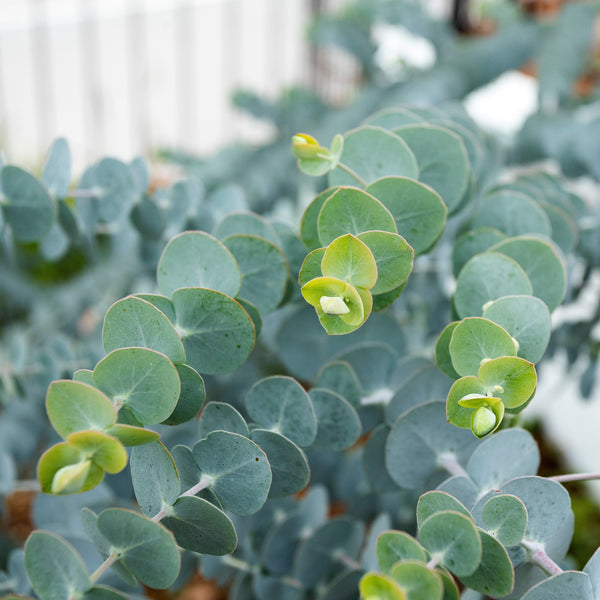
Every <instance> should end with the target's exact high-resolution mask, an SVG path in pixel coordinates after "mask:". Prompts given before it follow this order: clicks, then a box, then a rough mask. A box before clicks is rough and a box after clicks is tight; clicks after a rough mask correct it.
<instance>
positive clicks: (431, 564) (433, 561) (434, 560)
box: [426, 556, 440, 570]
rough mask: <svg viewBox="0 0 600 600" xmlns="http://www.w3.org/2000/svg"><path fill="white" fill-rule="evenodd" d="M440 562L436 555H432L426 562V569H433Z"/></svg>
mask: <svg viewBox="0 0 600 600" xmlns="http://www.w3.org/2000/svg"><path fill="white" fill-rule="evenodd" d="M439 564H440V559H439V558H438V557H437V556H432V557H431V560H430V561H429V562H428V563H427V565H426V566H427V568H428V569H431V570H433V569H435V568H436V567H437V566H438V565H439Z"/></svg>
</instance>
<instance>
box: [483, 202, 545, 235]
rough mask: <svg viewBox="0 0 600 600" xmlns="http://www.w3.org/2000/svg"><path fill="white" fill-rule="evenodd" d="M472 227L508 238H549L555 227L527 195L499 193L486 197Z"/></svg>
mask: <svg viewBox="0 0 600 600" xmlns="http://www.w3.org/2000/svg"><path fill="white" fill-rule="evenodd" d="M472 227H473V228H474V229H475V228H477V227H493V228H494V229H498V230H500V231H502V232H503V233H505V234H506V235H507V236H509V237H513V236H516V235H523V234H526V233H535V234H539V235H543V236H546V237H550V235H551V234H552V226H551V225H550V220H549V219H548V217H547V215H546V213H545V212H544V210H543V209H542V208H540V206H539V205H538V204H537V203H536V202H535V201H534V200H532V199H531V198H530V197H529V196H527V195H526V194H522V193H519V192H515V191H497V192H493V193H491V194H489V195H487V196H485V197H484V198H483V200H482V202H481V205H480V207H479V210H478V211H477V214H476V215H475V217H474V218H473V222H472Z"/></svg>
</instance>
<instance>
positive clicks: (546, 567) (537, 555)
mask: <svg viewBox="0 0 600 600" xmlns="http://www.w3.org/2000/svg"><path fill="white" fill-rule="evenodd" d="M521 546H523V548H525V550H526V552H527V556H528V557H529V562H531V563H533V564H534V565H537V566H538V567H539V568H540V569H542V571H544V573H546V574H547V575H550V576H552V575H558V574H559V573H562V572H563V570H562V569H561V568H560V567H559V566H558V565H557V564H556V563H555V562H554V561H553V560H552V559H551V558H550V557H549V556H548V555H547V554H546V551H545V550H544V546H543V545H542V544H540V543H539V542H530V541H529V540H521Z"/></svg>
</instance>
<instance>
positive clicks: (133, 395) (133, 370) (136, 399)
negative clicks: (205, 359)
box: [94, 348, 181, 425]
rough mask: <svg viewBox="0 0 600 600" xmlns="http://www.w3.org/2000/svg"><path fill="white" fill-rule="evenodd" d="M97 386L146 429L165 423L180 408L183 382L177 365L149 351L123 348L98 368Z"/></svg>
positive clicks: (95, 375)
mask: <svg viewBox="0 0 600 600" xmlns="http://www.w3.org/2000/svg"><path fill="white" fill-rule="evenodd" d="M94 383H95V384H96V385H97V386H98V388H99V389H100V390H102V391H103V392H104V393H106V394H107V395H108V396H109V397H111V398H112V400H113V402H114V403H115V406H118V407H119V408H120V407H127V408H128V409H129V410H131V412H132V413H133V415H134V416H135V418H136V419H138V420H139V421H140V422H141V423H144V424H145V425H151V424H154V423H160V422H161V421H164V420H165V419H166V418H167V417H168V416H169V415H170V414H171V413H172V412H173V409H174V408H175V406H176V404H177V399H178V398H179V392H180V387H181V384H180V381H179V375H178V374H177V369H175V366H174V365H173V363H172V362H171V361H170V360H169V359H168V358H167V357H166V356H165V355H164V354H160V352H156V351H154V350H148V349H147V348H121V349H119V350H113V351H112V352H111V353H110V354H107V355H106V356H105V357H104V358H103V359H102V360H101V361H100V362H99V363H98V364H97V365H96V367H95V368H94Z"/></svg>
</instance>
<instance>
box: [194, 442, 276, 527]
mask: <svg viewBox="0 0 600 600" xmlns="http://www.w3.org/2000/svg"><path fill="white" fill-rule="evenodd" d="M192 452H193V455H194V460H195V461H196V463H197V464H198V466H199V467H200V470H201V472H202V477H205V478H207V482H208V488H209V489H210V490H211V491H212V492H213V493H214V494H215V495H216V496H217V498H218V499H219V501H220V502H221V504H222V505H223V508H224V509H225V510H230V511H231V512H232V513H234V514H237V515H242V516H244V515H251V514H252V513H255V512H256V511H257V510H258V509H259V508H260V507H261V506H262V505H263V504H264V503H265V500H266V499H267V495H268V493H269V488H270V487H271V479H272V476H271V469H270V467H269V461H268V460H267V456H266V454H265V453H264V452H263V451H262V450H261V449H260V448H259V447H258V446H257V445H256V444H255V443H254V442H252V441H250V440H249V439H247V438H245V437H243V436H241V435H238V434H236V433H229V432H225V431H215V432H213V433H210V434H209V435H208V436H207V437H206V438H204V439H202V440H200V441H199V442H198V443H197V444H195V445H194V448H193V450H192Z"/></svg>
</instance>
